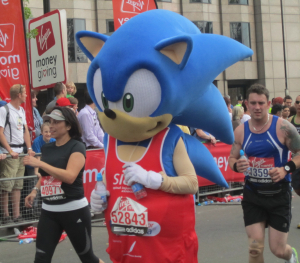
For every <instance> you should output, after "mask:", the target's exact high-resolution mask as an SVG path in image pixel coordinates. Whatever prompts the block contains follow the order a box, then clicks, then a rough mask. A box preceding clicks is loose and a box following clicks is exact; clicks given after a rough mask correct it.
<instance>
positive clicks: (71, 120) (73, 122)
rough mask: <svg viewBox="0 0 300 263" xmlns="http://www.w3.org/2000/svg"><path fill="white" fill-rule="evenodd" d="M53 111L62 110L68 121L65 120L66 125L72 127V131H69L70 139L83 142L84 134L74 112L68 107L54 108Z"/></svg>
mask: <svg viewBox="0 0 300 263" xmlns="http://www.w3.org/2000/svg"><path fill="white" fill-rule="evenodd" d="M53 110H60V111H61V112H62V114H63V116H64V117H65V119H66V120H65V122H66V125H70V126H71V129H70V130H69V135H70V137H71V138H72V139H74V140H77V141H80V142H82V139H81V135H82V132H81V128H80V124H79V122H78V119H77V117H76V115H75V113H74V111H72V110H71V109H69V108H67V107H55V108H53ZM53 110H52V111H53Z"/></svg>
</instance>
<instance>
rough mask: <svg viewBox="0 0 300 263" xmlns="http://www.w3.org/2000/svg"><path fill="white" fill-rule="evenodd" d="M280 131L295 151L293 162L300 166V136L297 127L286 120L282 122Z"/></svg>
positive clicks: (286, 143)
mask: <svg viewBox="0 0 300 263" xmlns="http://www.w3.org/2000/svg"><path fill="white" fill-rule="evenodd" d="M280 131H281V132H282V134H283V135H284V137H285V145H286V146H287V147H288V148H289V150H290V151H291V152H292V153H293V158H292V160H293V162H294V163H295V164H296V167H297V168H299V167H300V136H299V134H298V132H297V130H296V128H295V127H294V126H293V125H292V124H291V123H289V122H288V121H286V120H283V121H282V123H281V124H280Z"/></svg>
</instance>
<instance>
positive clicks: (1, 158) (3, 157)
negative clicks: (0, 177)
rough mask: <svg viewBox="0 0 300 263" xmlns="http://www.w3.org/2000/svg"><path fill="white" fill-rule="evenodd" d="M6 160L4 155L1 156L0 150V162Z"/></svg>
mask: <svg viewBox="0 0 300 263" xmlns="http://www.w3.org/2000/svg"><path fill="white" fill-rule="evenodd" d="M5 158H6V154H3V153H2V151H1V150H0V161H1V160H4V159H5Z"/></svg>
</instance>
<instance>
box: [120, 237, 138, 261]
mask: <svg viewBox="0 0 300 263" xmlns="http://www.w3.org/2000/svg"><path fill="white" fill-rule="evenodd" d="M135 244H136V241H134V242H133V243H132V245H131V247H130V248H129V250H128V252H127V254H123V256H130V257H133V258H142V256H138V255H132V254H130V253H131V252H132V250H133V249H134V247H135Z"/></svg>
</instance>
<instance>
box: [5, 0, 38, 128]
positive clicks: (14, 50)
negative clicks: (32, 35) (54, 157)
mask: <svg viewBox="0 0 300 263" xmlns="http://www.w3.org/2000/svg"><path fill="white" fill-rule="evenodd" d="M21 2H22V0H0V19H1V21H0V97H1V99H2V100H6V101H10V95H9V90H10V87H11V86H13V85H14V84H22V85H26V93H27V99H26V102H25V103H24V105H22V106H23V107H24V109H25V111H26V121H27V125H28V127H29V129H30V130H34V123H33V115H32V104H31V96H30V85H29V78H28V62H27V54H26V44H25V35H24V25H23V11H22V5H21Z"/></svg>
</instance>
